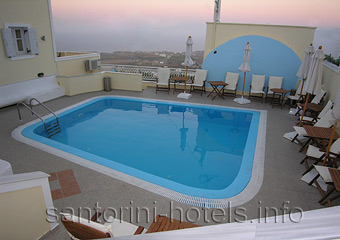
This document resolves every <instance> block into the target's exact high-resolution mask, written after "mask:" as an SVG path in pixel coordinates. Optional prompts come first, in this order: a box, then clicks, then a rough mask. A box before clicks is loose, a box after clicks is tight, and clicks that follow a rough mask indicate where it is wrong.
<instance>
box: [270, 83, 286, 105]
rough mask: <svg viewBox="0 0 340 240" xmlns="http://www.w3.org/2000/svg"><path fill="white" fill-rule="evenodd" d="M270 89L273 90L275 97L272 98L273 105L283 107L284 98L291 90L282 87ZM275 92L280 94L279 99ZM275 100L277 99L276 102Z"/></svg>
mask: <svg viewBox="0 0 340 240" xmlns="http://www.w3.org/2000/svg"><path fill="white" fill-rule="evenodd" d="M270 91H272V92H273V98H272V101H271V103H270V104H271V105H272V107H274V106H278V107H281V109H282V106H283V101H284V98H285V96H286V94H287V93H289V91H288V90H285V89H282V88H272V89H270ZM275 94H278V95H279V97H278V98H277V99H276V98H275ZM275 101H277V102H276V103H275Z"/></svg>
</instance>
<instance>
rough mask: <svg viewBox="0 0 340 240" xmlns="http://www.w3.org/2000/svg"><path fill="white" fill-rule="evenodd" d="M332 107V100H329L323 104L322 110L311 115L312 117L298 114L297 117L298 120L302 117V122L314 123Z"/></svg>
mask: <svg viewBox="0 0 340 240" xmlns="http://www.w3.org/2000/svg"><path fill="white" fill-rule="evenodd" d="M332 107H333V102H332V100H329V101H328V102H327V104H326V105H325V106H324V108H323V109H322V111H321V112H320V113H319V114H318V115H317V116H313V117H309V116H303V118H302V116H300V117H299V122H300V120H301V118H302V123H303V124H309V125H314V124H315V123H316V122H317V121H318V120H319V119H320V118H322V117H323V116H324V115H325V114H326V113H327V112H328V110H329V109H331V108H332Z"/></svg>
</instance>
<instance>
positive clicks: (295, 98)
mask: <svg viewBox="0 0 340 240" xmlns="http://www.w3.org/2000/svg"><path fill="white" fill-rule="evenodd" d="M305 86H306V84H304V87H303V88H304V89H303V91H302V96H301V99H300V101H303V99H304V96H305V95H306V91H305ZM301 87H302V80H301V79H299V80H298V81H297V84H296V90H295V92H294V95H289V96H287V101H286V102H285V105H286V104H287V103H288V105H289V106H295V105H296V104H295V103H294V104H293V102H297V101H298V100H299V98H300V93H301ZM291 92H293V90H291Z"/></svg>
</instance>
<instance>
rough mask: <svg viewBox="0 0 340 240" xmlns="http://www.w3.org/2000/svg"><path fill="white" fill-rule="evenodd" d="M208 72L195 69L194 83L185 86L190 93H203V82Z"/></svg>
mask: <svg viewBox="0 0 340 240" xmlns="http://www.w3.org/2000/svg"><path fill="white" fill-rule="evenodd" d="M207 74H208V70H201V69H197V70H196V72H195V78H194V82H193V83H192V84H187V86H190V92H195V91H199V92H201V96H202V93H203V92H205V80H206V79H207Z"/></svg>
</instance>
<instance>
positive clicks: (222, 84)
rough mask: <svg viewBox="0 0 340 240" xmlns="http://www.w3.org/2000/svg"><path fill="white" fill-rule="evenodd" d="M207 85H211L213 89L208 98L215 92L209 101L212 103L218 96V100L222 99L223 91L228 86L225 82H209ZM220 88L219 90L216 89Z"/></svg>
mask: <svg viewBox="0 0 340 240" xmlns="http://www.w3.org/2000/svg"><path fill="white" fill-rule="evenodd" d="M209 84H210V85H211V87H212V88H213V90H212V91H211V92H210V93H209V95H208V97H209V96H210V95H211V94H212V93H213V92H215V93H216V95H215V96H214V97H213V98H212V99H211V101H213V100H214V99H215V98H216V97H217V96H219V97H220V98H222V99H224V97H223V89H224V88H225V87H226V86H227V85H228V84H227V83H225V82H222V81H210V82H209ZM218 87H221V88H218Z"/></svg>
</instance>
